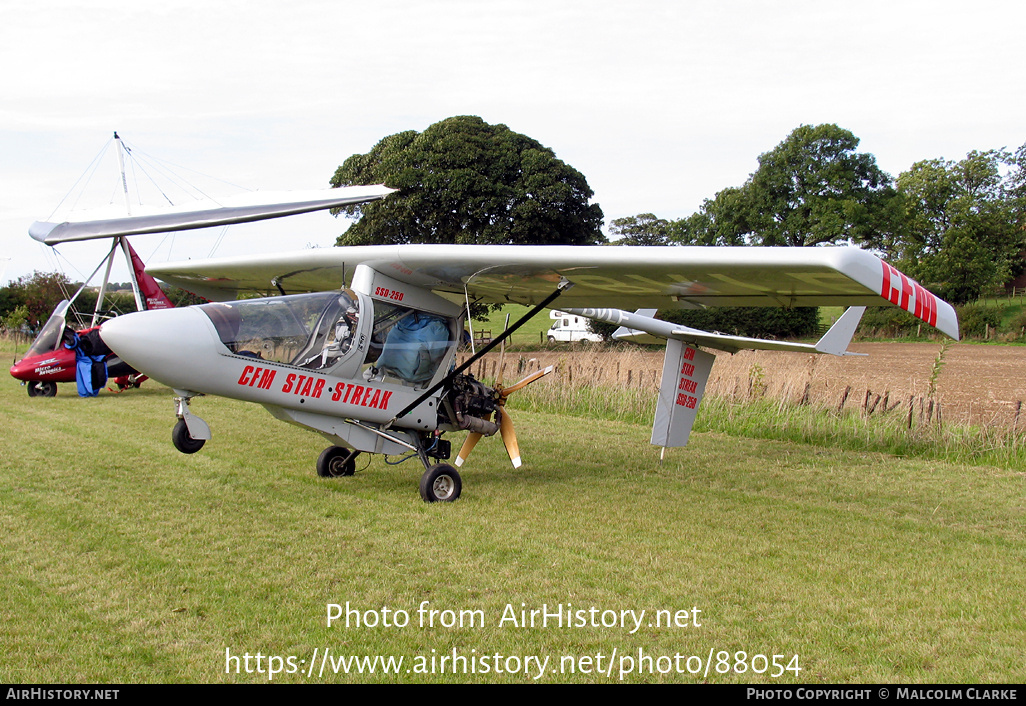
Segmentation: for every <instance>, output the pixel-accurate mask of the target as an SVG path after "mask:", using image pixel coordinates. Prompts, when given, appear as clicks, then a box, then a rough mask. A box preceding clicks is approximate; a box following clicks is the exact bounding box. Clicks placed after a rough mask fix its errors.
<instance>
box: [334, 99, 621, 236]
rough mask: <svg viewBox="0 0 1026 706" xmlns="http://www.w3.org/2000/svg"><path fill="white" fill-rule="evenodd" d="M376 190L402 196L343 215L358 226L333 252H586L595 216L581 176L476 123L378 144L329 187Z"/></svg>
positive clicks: (446, 124)
mask: <svg viewBox="0 0 1026 706" xmlns="http://www.w3.org/2000/svg"><path fill="white" fill-rule="evenodd" d="M374 183H384V184H386V185H387V186H391V187H393V188H397V189H400V190H401V191H400V193H398V194H393V195H392V196H390V197H389V198H387V199H385V200H383V201H378V202H374V203H371V204H362V205H359V206H352V207H348V208H346V209H343V212H345V213H347V214H348V215H352V216H361V219H360V221H358V222H357V223H355V224H354V225H353V226H351V227H350V228H349V230H348V231H346V233H344V234H343V235H342V236H340V237H339V239H338V241H337V244H338V245H363V244H384V243H492V244H503V243H518V244H549V243H551V244H555V243H560V244H591V243H598V242H602V240H603V239H604V237H603V235H602V232H601V230H600V228H601V224H602V210H601V209H600V208H599V206H598V205H597V204H589V203H588V201H589V200H590V199H591V197H592V196H593V192H592V190H591V188H590V187H589V186H588V183H587V181H586V180H585V178H584V176H583V175H582V174H581V173H580V172H578V171H577V170H575V169H573V168H572V167H570V166H569V165H567V164H566V163H564V162H562V161H560V160H559V159H557V158H556V156H555V154H554V153H553V152H552V150H550V149H548V148H547V147H544V146H543V145H541V144H540V143H538V142H537V141H535V140H533V139H531V138H529V137H527V136H525V135H521V134H519V133H515V132H513V131H511V130H510V129H509V128H508V127H506V126H505V125H489V124H488V123H486V122H484V121H483V120H481V119H480V118H478V117H473V116H460V117H453V118H448V119H447V120H443V121H441V122H438V123H435V124H434V125H432V126H430V127H429V128H428V129H427V130H425V131H424V132H423V133H416V132H413V131H407V132H402V133H397V134H395V135H390V136H388V137H385V138H384V139H382V140H381V141H380V142H379V143H378V144H377V145H375V146H374V148H373V149H372V150H371V151H370V152H369V153H367V154H365V155H353V156H351V157H350V158H349V159H347V160H346V161H345V162H344V163H343V164H342V165H341V166H340V167H339V168H338V169H337V170H336V172H335V175H334V176H333V177H332V179H331V185H332V186H335V187H338V186H346V185H352V184H374Z"/></svg>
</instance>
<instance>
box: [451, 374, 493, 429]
mask: <svg viewBox="0 0 1026 706" xmlns="http://www.w3.org/2000/svg"><path fill="white" fill-rule="evenodd" d="M446 402H447V403H448V404H447V405H446V406H447V407H451V409H452V416H453V417H454V419H452V422H453V424H454V425H455V426H456V427H458V428H459V429H466V430H468V431H475V432H477V433H479V434H483V435H484V436H491V435H492V434H494V433H495V432H497V431H498V430H499V425H498V423H496V422H492V421H489V420H490V418H491V416H492V414H493V413H494V412H495V411H496V409H497V408H498V406H499V394H498V393H497V392H496V391H495V390H494V389H493V388H491V387H488V386H487V385H485V384H483V383H481V382H478V381H477V380H475V379H474V376H473V375H470V374H467V375H457V376H456V377H455V378H453V381H452V387H451V388H450V390H449V394H448V395H446Z"/></svg>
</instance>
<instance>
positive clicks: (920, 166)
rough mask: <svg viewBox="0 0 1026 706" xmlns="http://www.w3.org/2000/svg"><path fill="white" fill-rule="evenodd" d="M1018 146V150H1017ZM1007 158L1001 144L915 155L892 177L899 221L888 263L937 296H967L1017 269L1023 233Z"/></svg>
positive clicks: (955, 299)
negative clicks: (960, 154) (959, 156)
mask: <svg viewBox="0 0 1026 706" xmlns="http://www.w3.org/2000/svg"><path fill="white" fill-rule="evenodd" d="M1020 151H1021V150H1020ZM1014 160H1015V158H1014V157H1013V156H1012V155H1010V154H1009V153H1008V152H1005V151H1004V150H990V151H987V152H976V151H974V152H970V153H969V154H968V155H966V158H965V159H963V160H962V161H960V162H953V161H948V160H943V159H932V160H926V161H922V162H917V163H916V164H914V165H912V168H911V169H909V170H908V171H907V172H903V173H902V174H901V176H899V177H898V190H899V191H900V193H901V196H902V198H903V201H902V203H903V206H904V228H903V229H902V231H901V232H900V234H899V237H897V238H896V240H895V242H894V243H893V247H892V251H893V256H894V259H895V262H896V264H898V266H899V267H901V268H902V269H903V270H905V271H907V272H908V274H910V275H912V276H913V277H915V278H916V279H918V280H920V281H921V282H922V283H923V284H924V285H925V286H927V287H929V288H930V289H932V290H933V291H935V292H936V293H938V294H939V295H941V296H942V297H944V298H945V299H948V300H950V301H952V302H954V303H956V304H964V303H966V302H970V301H975V300H976V299H977V298H978V297H979V296H981V294H983V293H984V292H986V291H987V290H988V289H991V288H993V287H995V286H1000V285H1001V284H1003V283H1004V282H1006V281H1007V280H1009V279H1010V278H1011V277H1012V276H1013V275H1014V273H1015V272H1016V270H1019V269H1021V266H1022V265H1021V262H1022V257H1021V252H1022V250H1023V248H1024V247H1026V233H1024V232H1023V231H1022V229H1021V228H1020V227H1018V226H1017V223H1016V221H1017V219H1019V218H1021V208H1017V206H1016V198H1015V195H1016V194H1015V189H1016V182H1015V179H1016V178H1017V177H1018V176H1019V174H1020V173H1017V172H1014V171H1013V172H1009V173H1008V174H1007V175H1004V172H1005V169H1004V167H1005V165H1008V164H1014V163H1015V162H1014Z"/></svg>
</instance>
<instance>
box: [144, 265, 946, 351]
mask: <svg viewBox="0 0 1026 706" xmlns="http://www.w3.org/2000/svg"><path fill="white" fill-rule="evenodd" d="M358 265H366V266H367V267H369V268H371V269H373V270H375V271H377V272H378V273H381V274H383V275H386V276H387V277H389V278H391V279H393V280H395V282H396V285H397V289H398V290H401V285H411V286H415V287H423V288H426V289H429V290H433V291H435V292H437V293H439V294H442V295H443V296H449V298H451V299H454V300H458V301H462V300H463V298H464V296H469V297H470V299H471V300H481V301H487V302H515V303H520V304H536V303H538V302H539V301H541V300H542V299H544V298H545V297H546V296H548V295H549V294H551V293H552V292H553V291H554V290H555V289H556V287H557V286H558V285H559V284H560V283H561V282H563V281H564V280H565V281H568V282H570V283H571V284H573V285H574V286H573V287H572V288H569V289H567V290H566V291H565V293H564V294H562V295H561V296H560V298H559V304H558V306H559V308H561V309H563V308H592V307H610V308H618V309H633V308H660V309H661V308H682V309H694V308H704V307H711V306H773V307H793V306H881V305H885V304H888V303H890V304H893V305H895V306H898V307H900V308H902V309H904V310H905V311H908V312H909V313H911V314H913V315H914V316H916V317H918V318H919V319H921V320H922V321H924V322H926V323H928V324H929V325H931V326H934V327H935V328H937V329H939V330H940V331H942V332H943V333H945V334H947V335H948V336H951V337H952V338H955V339H957V338H958V321H957V318H956V316H955V310H954V309H953V308H952V307H951V305H950V304H948V303H947V302H944V301H943V300H941V299H938V298H937V297H936V296H934V295H933V294H931V293H930V292H928V291H927V290H926V289H925V288H924V287H922V286H921V285H919V284H918V283H916V282H915V281H913V280H911V279H910V278H908V277H906V276H905V275H903V274H902V273H900V272H899V271H898V270H896V269H895V268H894V267H892V266H890V265H888V264H887V263H885V262H883V261H882V260H880V259H879V258H877V257H876V256H874V255H872V254H870V253H867V252H865V251H862V250H860V249H858V248H855V247H820V248H761V247H760V248H755V247H753V248H742V247H735V248H729V247H666V246H654V247H626V246H561V245H552V246H540V245H539V246H524V245H521V246H518V245H383V246H363V247H348V248H324V249H314V250H309V249H308V250H301V251H295V252H288V253H278V254H268V255H256V256H248V257H240V258H219V259H213V260H203V261H199V260H189V261H185V262H178V263H168V264H163V265H157V266H151V267H150V268H148V270H147V271H148V272H150V273H151V274H152V275H154V276H155V277H157V278H158V279H161V280H164V281H166V282H168V283H170V284H173V285H176V286H179V287H182V288H184V289H187V290H190V291H192V292H195V293H196V294H199V295H201V296H204V297H207V298H210V299H214V300H221V301H223V300H228V299H235V298H238V297H239V296H240V295H242V294H247V293H251V292H258V293H265V294H270V293H272V292H274V291H275V286H276V285H280V286H281V288H282V289H283V290H285V291H287V292H288V293H299V292H312V291H326V290H331V289H338V288H339V287H341V286H343V284H344V283H348V282H349V281H350V280H351V278H352V275H353V272H354V270H355V269H356V267H357V266H358ZM395 296H399V297H401V296H402V292H401V291H397V292H396V293H395Z"/></svg>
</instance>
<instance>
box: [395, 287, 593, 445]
mask: <svg viewBox="0 0 1026 706" xmlns="http://www.w3.org/2000/svg"><path fill="white" fill-rule="evenodd" d="M573 286H574V285H573V283H572V282H568V281H567V280H565V279H564V280H562V281H561V282H560V283H559V286H558V287H556V290H555V291H554V292H552V294H550V295H549V296H547V297H545V298H544V299H542V300H541V302H539V303H538V305H537V306H535V307H534V308H533V309H531V310H530V311H529V312H527V313H526V314H524V315H523V316H522V317H520V318H519V319H517V322H516V323H515V324H513V325H512V326H510V327H509V328H507V329H506V330H505V331H503V332H502V335H501V336H499V337H498V338H494V339H492V341H491V343H489V344H488V345H487V346H485V347H484V348H482V349H481V350H479V351H478V352H477V353H475V354H474V355H472V356H470V358H468V359H467V361H466V362H465V363H464V364H463V365H461V366H459V367H458V368H456V369H455V370H453V371H452V372H451V373H449V374H448V375H446V376H445V377H444V378H442V379H441V380H439V381H438V382H436V383H435V384H434V385H432V386H431V387H429V388H428V389H427V390H424V393H423V394H422V395H421V396H420V397H418V398H417V399H415V400H414V401H413V402H410V403H409V404H408V405H406V407H404V408H403V409H402V410H401V411H400V412H399V413H398V414H396V415H395V416H394V417H393V418H392V421H390V422H389V423H388V424H386V425H385V428H386V429H387V428H388V427H390V426H391V425H392V424H393V423H395V422H396V421H397V420H399V419H402V418H403V417H405V416H406V415H407V414H409V413H410V412H412V411H413V410H414V409H416V408H417V406H418V405H419V404H421V403H422V402H423V401H424V400H426V399H428V398H429V397H431V395H433V394H434V393H435V392H437V391H438V390H439V388H441V387H442V386H443V385H447V384H448V383H450V382H452V380H453V378H455V377H456V376H457V375H459V374H460V373H462V372H463V371H464V370H466V369H468V368H469V367H470V366H472V365H473V364H474V363H476V362H477V361H478V360H480V359H481V357H482V356H484V355H485V354H486V353H488V352H489V351H491V350H492V349H493V348H495V347H496V346H497V345H499V344H500V343H502V342H503V341H505V340H506V339H507V338H509V337H510V336H511V335H512V334H513V332H514V331H516V330H517V329H518V328H520V327H521V326H523V325H524V324H525V323H527V322H528V320H530V319H532V318H534V317H535V315H537V314H538V312H540V311H541V310H542V309H545V308H547V307H548V306H549V304H551V303H552V302H553V301H555V299H556V297H558V296H559V295H560V294H562V293H563V292H565V291H566V290H568V289H570V288H571V287H573Z"/></svg>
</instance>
